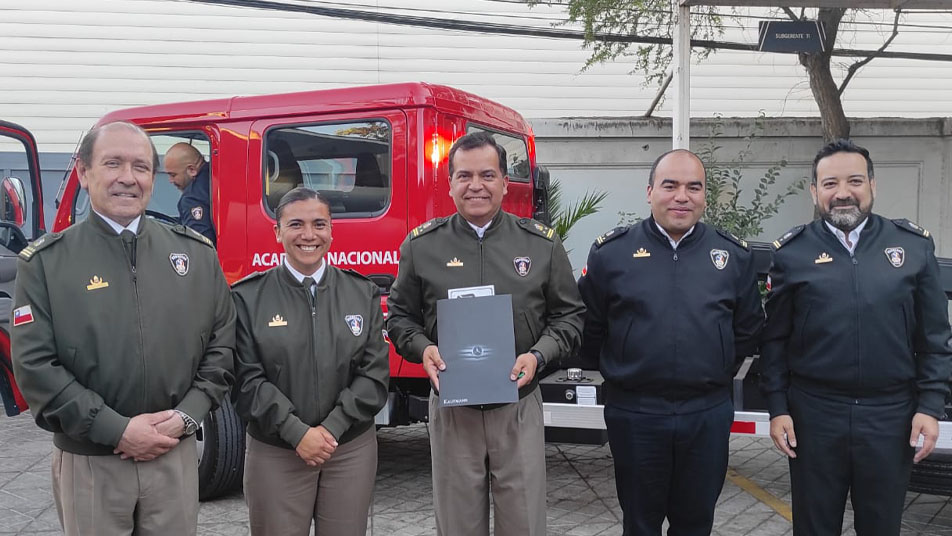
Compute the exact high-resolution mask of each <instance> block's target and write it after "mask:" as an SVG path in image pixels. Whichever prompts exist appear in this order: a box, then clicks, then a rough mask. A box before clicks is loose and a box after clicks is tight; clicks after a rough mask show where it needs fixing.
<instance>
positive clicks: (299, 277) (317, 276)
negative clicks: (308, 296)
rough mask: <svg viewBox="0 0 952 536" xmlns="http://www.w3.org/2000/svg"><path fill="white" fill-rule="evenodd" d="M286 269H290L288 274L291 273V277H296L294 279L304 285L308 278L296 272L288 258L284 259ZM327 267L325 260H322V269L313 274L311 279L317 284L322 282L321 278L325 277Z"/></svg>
mask: <svg viewBox="0 0 952 536" xmlns="http://www.w3.org/2000/svg"><path fill="white" fill-rule="evenodd" d="M284 267H285V268H287V269H288V272H291V275H293V276H294V279H297V282H298V283H303V282H304V278H305V277H307V276H306V275H304V274H302V273H301V272H299V271H297V270H295V269H294V267H292V266H291V263H289V262H288V258H287V256H285V257H284ZM326 267H327V262H325V261H324V259H321V266H320V268H318V269H317V270H316V271H315V272H314V273H313V274H311V278H312V279H314V283H315V284H318V283H320V282H321V278H322V277H324V268H326Z"/></svg>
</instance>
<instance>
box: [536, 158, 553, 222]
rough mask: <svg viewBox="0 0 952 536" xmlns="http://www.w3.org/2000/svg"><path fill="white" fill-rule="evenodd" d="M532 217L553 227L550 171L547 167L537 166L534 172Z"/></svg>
mask: <svg viewBox="0 0 952 536" xmlns="http://www.w3.org/2000/svg"><path fill="white" fill-rule="evenodd" d="M532 217H533V218H535V219H536V220H538V221H540V222H542V223H544V224H546V225H551V223H552V216H551V214H550V213H549V170H548V169H546V168H545V166H536V167H535V169H533V170H532Z"/></svg>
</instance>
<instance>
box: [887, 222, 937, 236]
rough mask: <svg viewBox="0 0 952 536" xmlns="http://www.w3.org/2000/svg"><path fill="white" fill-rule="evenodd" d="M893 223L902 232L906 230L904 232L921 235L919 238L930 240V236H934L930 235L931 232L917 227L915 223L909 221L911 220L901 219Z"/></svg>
mask: <svg viewBox="0 0 952 536" xmlns="http://www.w3.org/2000/svg"><path fill="white" fill-rule="evenodd" d="M892 222H893V223H895V224H896V227H899V228H900V229H902V230H904V231H909V232H910V233H912V234H915V235H919V236H921V237H923V238H929V237H930V236H932V235H931V234H930V233H929V231H927V230H925V229H923V228H922V227H920V226H919V225H917V224H915V223H913V222H911V221H909V220H907V219H905V218H899V219H896V220H892Z"/></svg>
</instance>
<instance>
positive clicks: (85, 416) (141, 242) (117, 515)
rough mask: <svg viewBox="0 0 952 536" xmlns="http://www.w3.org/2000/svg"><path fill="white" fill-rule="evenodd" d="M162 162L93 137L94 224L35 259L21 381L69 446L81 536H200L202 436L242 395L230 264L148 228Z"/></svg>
mask: <svg viewBox="0 0 952 536" xmlns="http://www.w3.org/2000/svg"><path fill="white" fill-rule="evenodd" d="M157 165H158V155H157V154H156V152H155V147H154V146H153V145H152V143H151V141H150V140H149V137H148V135H146V133H145V132H144V131H142V130H141V129H139V128H138V127H136V126H134V125H131V124H128V123H112V124H108V125H104V126H102V127H98V128H96V129H93V130H92V131H90V133H89V134H87V135H86V137H85V138H84V140H83V141H82V143H81V144H80V148H79V159H78V161H77V164H76V167H77V171H78V173H79V179H80V183H81V185H82V187H83V188H85V189H86V190H87V191H88V192H89V199H90V203H91V204H92V209H93V214H91V215H90V216H89V218H88V219H86V220H85V221H83V222H81V223H79V224H77V225H74V226H73V227H71V228H69V229H67V230H66V231H64V232H62V233H53V234H49V235H46V236H44V237H41V238H40V239H39V240H37V241H36V242H34V243H33V244H32V245H30V246H28V247H27V248H25V249H24V250H23V251H22V252H21V253H20V261H19V264H18V267H17V270H18V273H17V283H16V299H15V306H14V309H15V310H14V313H13V321H12V326H13V327H12V348H13V367H14V373H15V375H16V379H17V383H18V384H19V386H20V389H21V391H22V392H23V396H24V398H26V400H27V402H28V403H29V405H30V409H31V411H32V414H33V417H34V419H36V422H37V424H38V425H39V426H40V427H42V428H44V429H46V430H49V431H51V432H53V433H54V435H53V444H54V449H53V496H54V499H55V501H56V506H57V511H58V513H59V517H60V522H61V524H62V526H63V530H64V531H65V533H66V534H67V535H68V536H73V535H90V536H111V535H119V534H123V535H125V534H136V535H137V536H146V535H160V534H161V535H168V534H182V535H188V534H195V531H196V524H197V522H198V467H197V453H196V445H195V439H194V437H192V434H193V433H194V432H195V429H196V427H197V423H198V422H201V421H202V420H203V419H204V418H205V416H206V414H207V413H208V412H209V411H210V410H211V409H212V408H214V407H215V406H216V405H218V403H219V402H220V401H221V399H222V398H223V397H224V396H225V394H226V393H227V391H228V388H229V384H230V383H231V380H232V368H233V358H234V329H235V312H234V305H233V303H232V301H231V299H230V297H229V294H228V285H227V283H226V282H225V278H224V276H223V275H222V272H221V268H220V267H219V265H218V259H217V256H216V255H215V250H214V248H213V247H212V246H211V244H210V243H209V242H208V240H206V239H205V238H204V237H202V236H201V235H199V234H198V233H196V232H194V231H192V230H190V229H186V228H185V227H182V226H176V227H168V226H166V225H164V224H161V223H158V222H156V221H154V220H151V219H149V218H144V217H143V216H142V215H143V213H144V212H145V208H146V206H147V205H148V202H149V197H150V195H151V193H152V185H153V180H154V177H155V169H156V167H157Z"/></svg>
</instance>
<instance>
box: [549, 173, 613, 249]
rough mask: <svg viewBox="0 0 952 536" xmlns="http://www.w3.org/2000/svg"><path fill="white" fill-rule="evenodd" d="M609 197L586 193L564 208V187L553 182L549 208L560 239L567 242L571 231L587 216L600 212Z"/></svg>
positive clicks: (598, 193)
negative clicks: (566, 239)
mask: <svg viewBox="0 0 952 536" xmlns="http://www.w3.org/2000/svg"><path fill="white" fill-rule="evenodd" d="M606 197H608V193H607V192H592V191H589V192H585V195H583V196H582V198H581V199H579V200H577V201H575V203H573V204H571V205H569V206H564V205H563V204H562V185H561V184H560V183H559V181H558V180H553V181H552V182H551V183H550V184H549V191H548V200H547V203H548V207H549V216H550V220H551V222H552V223H551V226H552V228H553V229H555V232H556V233H558V234H559V238H561V239H562V241H563V242H564V241H565V238H566V237H567V236H568V234H569V231H570V230H571V229H572V227H573V226H574V225H575V224H576V223H578V221H579V220H581V219H582V218H584V217H586V216H591V215H592V214H595V213H596V212H598V210H599V208H601V204H602V202H603V201H605V198H606Z"/></svg>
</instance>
